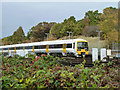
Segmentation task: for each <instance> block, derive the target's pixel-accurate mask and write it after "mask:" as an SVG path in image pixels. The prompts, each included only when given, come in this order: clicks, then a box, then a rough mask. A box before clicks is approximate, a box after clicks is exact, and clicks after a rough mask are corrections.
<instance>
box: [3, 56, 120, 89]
mask: <svg viewBox="0 0 120 90" xmlns="http://www.w3.org/2000/svg"><path fill="white" fill-rule="evenodd" d="M60 60H62V59H61V58H58V57H57V58H54V57H53V56H44V55H42V56H41V57H37V58H34V55H33V56H32V59H29V58H27V59H25V58H24V59H22V58H16V57H13V58H4V59H3V61H2V70H3V71H2V75H3V76H2V88H3V89H4V88H118V86H119V82H120V81H119V80H120V78H119V76H118V66H115V65H114V63H110V62H109V63H108V64H100V62H95V63H94V64H95V66H94V67H92V68H84V64H85V61H84V62H83V63H82V64H79V65H76V66H75V67H71V66H64V65H62V64H60V63H59V61H60ZM96 63H97V64H96ZM111 65H112V67H111Z"/></svg>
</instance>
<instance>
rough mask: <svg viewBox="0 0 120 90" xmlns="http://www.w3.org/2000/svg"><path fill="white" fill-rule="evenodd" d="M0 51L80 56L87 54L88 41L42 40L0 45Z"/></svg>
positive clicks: (8, 53) (21, 53)
mask: <svg viewBox="0 0 120 90" xmlns="http://www.w3.org/2000/svg"><path fill="white" fill-rule="evenodd" d="M0 52H1V53H3V54H5V53H6V54H7V55H8V56H12V55H14V54H18V55H20V56H25V55H26V54H28V53H35V54H36V55H40V54H47V55H54V54H56V55H62V56H75V57H81V56H83V55H88V54H89V50H88V41H86V40H84V39H68V40H54V41H42V42H32V43H22V44H13V45H5V46H0Z"/></svg>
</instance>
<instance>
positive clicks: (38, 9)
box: [2, 2, 118, 37]
mask: <svg viewBox="0 0 120 90" xmlns="http://www.w3.org/2000/svg"><path fill="white" fill-rule="evenodd" d="M110 6H112V7H116V8H118V3H117V2H66V3H65V2H62V3H61V2H56V3H55V2H45V3H43V2H2V37H6V36H10V35H12V34H13V32H14V31H16V30H17V28H18V27H19V26H22V27H23V30H24V32H25V34H27V32H28V31H29V29H30V28H31V27H32V26H35V25H37V24H38V23H39V22H43V21H44V22H63V21H64V19H67V18H69V17H70V16H74V17H75V18H76V20H80V19H82V18H84V15H85V12H87V11H89V10H93V11H94V10H99V12H102V10H103V9H104V8H106V7H110Z"/></svg>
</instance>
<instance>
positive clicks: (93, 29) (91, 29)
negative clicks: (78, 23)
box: [82, 26, 98, 37]
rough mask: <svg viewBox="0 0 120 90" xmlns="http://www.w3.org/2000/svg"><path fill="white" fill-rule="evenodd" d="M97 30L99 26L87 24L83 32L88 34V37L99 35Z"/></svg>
mask: <svg viewBox="0 0 120 90" xmlns="http://www.w3.org/2000/svg"><path fill="white" fill-rule="evenodd" d="M96 30H98V27H97V26H86V27H85V29H84V30H83V32H82V34H83V35H85V36H87V37H91V36H92V37H95V36H97V32H96Z"/></svg>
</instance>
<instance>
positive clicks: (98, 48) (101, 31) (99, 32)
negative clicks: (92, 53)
mask: <svg viewBox="0 0 120 90" xmlns="http://www.w3.org/2000/svg"><path fill="white" fill-rule="evenodd" d="M96 32H98V39H99V43H98V49H100V33H101V32H102V31H98V30H96Z"/></svg>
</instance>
